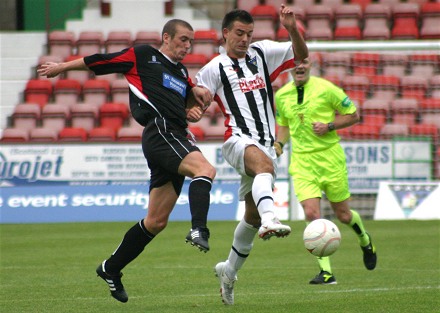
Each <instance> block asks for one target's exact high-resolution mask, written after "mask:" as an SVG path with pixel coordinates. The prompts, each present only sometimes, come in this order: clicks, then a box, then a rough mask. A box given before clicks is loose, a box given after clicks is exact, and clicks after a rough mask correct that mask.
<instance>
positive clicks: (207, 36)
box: [191, 29, 219, 59]
mask: <svg viewBox="0 0 440 313" xmlns="http://www.w3.org/2000/svg"><path fill="white" fill-rule="evenodd" d="M218 46H219V38H218V34H217V31H216V30H215V29H206V30H196V31H195V32H194V41H193V44H192V48H191V53H194V54H204V55H205V56H206V57H207V58H208V59H210V58H211V57H212V56H213V55H214V54H216V53H217V52H218Z"/></svg>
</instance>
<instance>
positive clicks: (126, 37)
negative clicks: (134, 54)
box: [104, 31, 133, 53]
mask: <svg viewBox="0 0 440 313" xmlns="http://www.w3.org/2000/svg"><path fill="white" fill-rule="evenodd" d="M132 43H133V42H132V39H131V32H130V31H110V32H109V33H108V35H107V40H106V41H105V43H104V47H105V51H106V52H107V53H112V52H119V51H121V50H123V49H126V48H129V47H131V45H132Z"/></svg>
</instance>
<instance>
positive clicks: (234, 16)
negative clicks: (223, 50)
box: [222, 9, 254, 31]
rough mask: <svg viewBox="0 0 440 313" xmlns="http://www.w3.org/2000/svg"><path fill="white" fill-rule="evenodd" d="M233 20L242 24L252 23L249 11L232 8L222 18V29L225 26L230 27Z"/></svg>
mask: <svg viewBox="0 0 440 313" xmlns="http://www.w3.org/2000/svg"><path fill="white" fill-rule="evenodd" d="M235 21H239V22H242V23H244V24H253V23H254V19H253V18H252V15H250V13H249V12H248V11H245V10H239V9H235V10H232V11H230V12H229V13H227V14H226V15H225V17H224V18H223V22H222V31H223V29H225V28H227V29H231V28H232V24H233V23H234V22H235Z"/></svg>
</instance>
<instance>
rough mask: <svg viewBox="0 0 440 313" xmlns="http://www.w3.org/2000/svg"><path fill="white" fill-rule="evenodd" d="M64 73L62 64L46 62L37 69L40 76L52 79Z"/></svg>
mask: <svg viewBox="0 0 440 313" xmlns="http://www.w3.org/2000/svg"><path fill="white" fill-rule="evenodd" d="M61 72H62V63H55V62H46V63H44V64H41V65H40V67H39V68H38V69H37V73H38V75H40V76H46V77H48V78H52V77H55V76H57V75H58V74H60V73H61Z"/></svg>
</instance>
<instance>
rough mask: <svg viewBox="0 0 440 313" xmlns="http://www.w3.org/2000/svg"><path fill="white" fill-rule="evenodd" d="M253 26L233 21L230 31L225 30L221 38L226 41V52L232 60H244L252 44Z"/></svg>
mask: <svg viewBox="0 0 440 313" xmlns="http://www.w3.org/2000/svg"><path fill="white" fill-rule="evenodd" d="M253 32H254V24H243V23H242V22H239V21H235V22H234V24H233V27H232V29H230V30H229V29H227V28H225V29H224V30H223V36H224V38H225V40H226V51H227V53H228V56H230V57H232V58H244V57H245V56H246V51H247V50H248V48H249V45H250V43H251V42H252V34H253Z"/></svg>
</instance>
